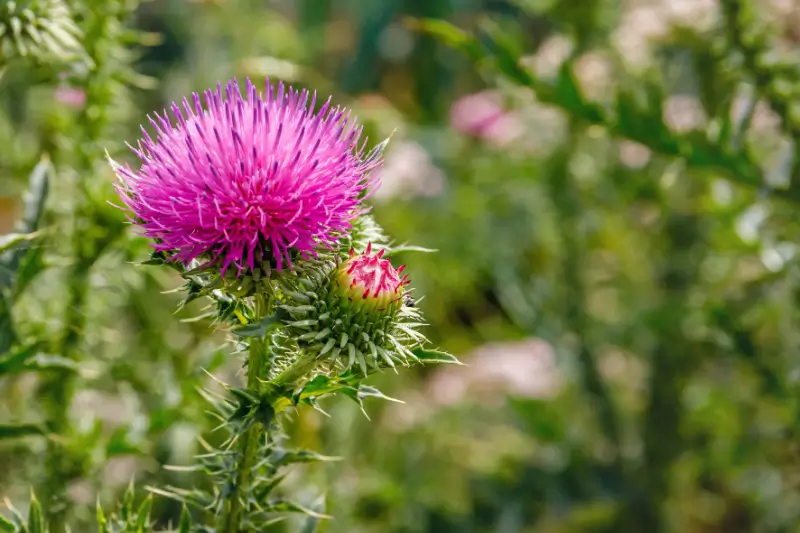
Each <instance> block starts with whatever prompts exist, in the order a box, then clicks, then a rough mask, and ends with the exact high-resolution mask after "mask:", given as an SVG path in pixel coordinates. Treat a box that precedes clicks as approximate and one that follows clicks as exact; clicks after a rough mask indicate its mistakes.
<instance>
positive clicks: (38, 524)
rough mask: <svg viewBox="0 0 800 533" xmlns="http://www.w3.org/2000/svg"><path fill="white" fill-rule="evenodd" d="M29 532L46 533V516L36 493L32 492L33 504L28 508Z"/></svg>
mask: <svg viewBox="0 0 800 533" xmlns="http://www.w3.org/2000/svg"><path fill="white" fill-rule="evenodd" d="M27 533H45V525H44V516H43V515H42V506H41V504H40V503H39V500H37V499H36V495H35V494H34V493H33V492H31V505H30V508H29V509H28V531H27Z"/></svg>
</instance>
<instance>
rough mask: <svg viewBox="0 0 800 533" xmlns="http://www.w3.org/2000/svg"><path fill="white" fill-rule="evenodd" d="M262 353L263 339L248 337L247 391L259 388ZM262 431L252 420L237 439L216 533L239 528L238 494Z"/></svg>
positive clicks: (235, 532)
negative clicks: (230, 484)
mask: <svg viewBox="0 0 800 533" xmlns="http://www.w3.org/2000/svg"><path fill="white" fill-rule="evenodd" d="M264 355H265V354H264V343H263V342H262V341H261V339H253V340H251V341H250V352H249V359H248V362H247V388H248V389H250V390H251V391H259V390H260V385H261V383H260V381H259V376H260V375H261V372H262V370H263V367H264ZM266 431H267V428H266V427H265V426H264V424H262V423H260V422H254V423H253V424H252V425H251V426H250V427H249V428H248V429H247V431H245V433H244V435H242V437H241V438H240V440H239V464H238V466H237V470H236V479H235V481H234V485H233V489H232V491H231V494H230V496H229V497H228V501H227V504H226V506H225V509H224V510H223V513H222V515H221V517H220V527H219V532H220V533H239V531H240V529H239V528H240V524H241V520H242V511H243V510H244V505H243V501H242V498H243V496H244V495H246V494H247V491H248V488H249V484H250V474H251V472H252V470H253V465H254V464H255V462H256V453H257V451H258V443H259V441H260V440H261V439H262V438H263V436H264V434H265V433H266Z"/></svg>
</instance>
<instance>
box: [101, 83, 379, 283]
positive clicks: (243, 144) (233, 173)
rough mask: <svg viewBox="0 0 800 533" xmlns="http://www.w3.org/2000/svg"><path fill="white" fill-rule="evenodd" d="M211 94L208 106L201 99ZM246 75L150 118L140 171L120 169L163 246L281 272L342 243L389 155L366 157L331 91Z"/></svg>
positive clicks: (125, 194)
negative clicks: (320, 98) (257, 81)
mask: <svg viewBox="0 0 800 533" xmlns="http://www.w3.org/2000/svg"><path fill="white" fill-rule="evenodd" d="M202 100H204V101H205V109H204V107H203V105H202ZM315 107H316V94H314V95H311V94H309V93H308V92H307V91H305V90H303V91H296V90H294V89H292V88H291V87H289V88H287V87H284V85H283V84H282V83H281V84H279V85H278V86H277V88H276V87H273V86H272V85H271V84H270V83H269V81H268V82H267V85H266V92H265V94H263V95H262V94H260V93H259V92H258V91H257V89H256V87H255V86H254V85H253V84H252V83H251V82H250V80H247V87H246V91H245V97H242V94H241V92H240V90H239V87H238V85H237V82H236V81H235V80H234V81H232V82H229V83H228V84H227V85H226V87H225V88H224V89H223V87H222V86H221V85H218V86H217V89H216V91H212V90H207V91H205V93H204V95H203V99H201V97H200V95H198V94H194V95H193V97H192V102H191V103H190V102H189V101H188V100H187V99H186V98H184V99H183V107H182V108H181V106H179V105H177V104H173V105H172V115H173V117H174V119H175V123H174V124H173V123H172V122H171V121H170V119H169V118H168V116H167V113H166V111H165V112H164V114H163V116H162V115H158V114H156V116H155V119H150V123H151V125H152V126H153V127H154V128H155V129H156V132H157V136H156V138H155V139H154V138H152V137H150V135H149V134H148V133H147V131H145V130H144V128H142V134H143V139H142V140H140V141H139V144H138V148H134V149H133V150H134V152H135V153H136V155H137V156H138V157H139V159H140V160H141V165H140V167H139V168H138V170H132V169H130V168H129V167H120V166H116V167H115V170H116V172H117V175H118V176H119V178H120V184H119V185H118V192H119V193H120V196H121V198H122V201H123V202H124V203H125V205H126V206H127V208H128V209H129V210H130V211H131V212H132V214H133V221H134V222H135V223H136V224H138V225H139V226H140V228H141V230H142V232H143V233H144V235H145V236H147V237H149V238H152V239H153V240H154V241H155V242H154V244H153V246H154V247H155V248H156V249H157V250H160V251H164V252H167V253H171V258H172V259H173V260H175V261H179V262H181V263H185V264H186V263H189V262H191V261H193V260H195V259H199V260H201V261H203V262H206V263H211V264H214V265H218V266H219V267H220V268H221V270H222V272H223V273H224V272H225V270H227V269H228V268H229V267H230V266H231V265H233V266H235V267H236V268H237V269H238V270H239V271H242V270H246V269H249V270H252V269H253V268H254V267H255V266H257V265H258V264H259V263H261V262H262V261H269V262H271V263H273V264H274V266H275V268H277V269H278V270H280V269H281V268H283V266H284V265H285V264H288V265H289V266H291V264H292V258H293V257H295V258H296V257H298V256H300V257H303V258H308V257H309V256H314V255H315V251H314V250H315V248H317V247H318V246H327V247H332V246H333V245H334V244H335V243H336V241H337V239H338V238H339V236H341V235H342V234H344V233H346V232H347V230H348V229H349V228H350V223H351V221H352V219H353V218H355V217H356V216H358V215H359V214H361V213H362V212H363V211H364V209H363V207H362V206H361V201H362V199H363V198H364V197H365V196H366V195H367V194H368V193H369V192H370V191H371V190H372V188H373V187H372V186H373V184H374V179H373V178H372V177H371V176H370V171H371V170H372V169H374V168H375V167H376V166H378V165H379V164H380V153H379V152H373V153H371V154H370V155H369V156H368V157H362V154H363V145H361V146H359V144H358V139H359V136H360V133H361V128H360V127H358V126H357V124H356V123H355V122H354V121H352V120H350V117H349V113H348V112H347V111H345V110H344V109H341V108H333V107H332V106H331V103H330V99H328V101H327V102H326V103H325V104H323V105H322V107H321V108H320V109H319V110H318V111H315Z"/></svg>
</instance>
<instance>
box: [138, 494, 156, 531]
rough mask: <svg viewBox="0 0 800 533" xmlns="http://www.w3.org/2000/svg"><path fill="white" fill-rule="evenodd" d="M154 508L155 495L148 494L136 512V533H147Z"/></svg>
mask: <svg viewBox="0 0 800 533" xmlns="http://www.w3.org/2000/svg"><path fill="white" fill-rule="evenodd" d="M152 508H153V495H152V494H148V495H147V497H146V498H145V499H144V501H143V502H142V504H141V505H140V506H139V509H138V511H136V532H137V533H146V532H147V531H148V526H149V524H150V510H151V509H152Z"/></svg>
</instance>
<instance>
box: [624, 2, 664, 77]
mask: <svg viewBox="0 0 800 533" xmlns="http://www.w3.org/2000/svg"><path fill="white" fill-rule="evenodd" d="M669 29H670V26H669V24H668V20H667V17H666V16H665V13H664V10H663V8H662V7H661V6H657V5H642V6H636V7H634V8H632V9H630V10H628V11H626V12H625V13H624V14H623V15H622V19H621V21H620V24H619V26H617V28H616V29H615V30H614V33H613V35H612V36H611V40H612V43H613V45H614V47H615V48H616V49H617V51H618V52H619V54H620V55H621V56H622V60H623V61H624V62H625V64H626V65H627V66H628V67H629V68H631V69H633V70H637V69H642V68H644V67H646V66H648V65H649V64H650V60H651V58H652V42H653V41H655V40H657V39H661V38H663V37H665V36H666V35H667V33H668V32H669Z"/></svg>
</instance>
